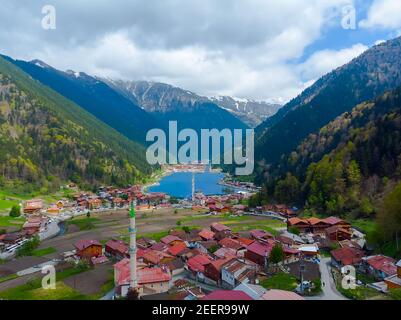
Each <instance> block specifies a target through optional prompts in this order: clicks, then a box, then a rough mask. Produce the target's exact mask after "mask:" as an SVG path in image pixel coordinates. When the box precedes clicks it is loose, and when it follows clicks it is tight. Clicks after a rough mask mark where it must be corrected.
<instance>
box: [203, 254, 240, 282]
mask: <svg viewBox="0 0 401 320" xmlns="http://www.w3.org/2000/svg"><path fill="white" fill-rule="evenodd" d="M233 259H235V257H234V256H228V257H225V258H224V259H217V260H214V261H211V262H210V263H208V264H207V265H206V266H205V276H206V277H208V278H209V279H212V280H214V281H215V282H216V284H220V281H221V268H222V267H223V266H224V265H225V264H226V263H227V262H229V261H231V260H233Z"/></svg>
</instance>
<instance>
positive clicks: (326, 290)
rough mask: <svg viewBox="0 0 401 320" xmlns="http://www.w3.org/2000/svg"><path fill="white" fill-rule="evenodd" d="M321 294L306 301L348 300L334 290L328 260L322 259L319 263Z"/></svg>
mask: <svg viewBox="0 0 401 320" xmlns="http://www.w3.org/2000/svg"><path fill="white" fill-rule="evenodd" d="M319 268H320V273H321V279H322V284H323V283H324V284H325V285H324V286H322V291H323V293H322V294H321V295H319V296H315V297H308V298H307V300H348V299H347V298H345V297H344V296H343V295H342V294H341V293H339V292H338V291H337V289H336V285H335V283H334V279H333V276H332V275H331V271H330V269H331V267H330V258H322V259H321V260H320V263H319Z"/></svg>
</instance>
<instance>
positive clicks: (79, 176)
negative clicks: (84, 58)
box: [0, 57, 151, 192]
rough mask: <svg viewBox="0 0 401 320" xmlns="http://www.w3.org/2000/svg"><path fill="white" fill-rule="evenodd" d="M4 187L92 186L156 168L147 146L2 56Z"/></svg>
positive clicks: (0, 159)
mask: <svg viewBox="0 0 401 320" xmlns="http://www.w3.org/2000/svg"><path fill="white" fill-rule="evenodd" d="M0 141H1V143H0V187H1V188H10V189H12V190H13V191H14V192H19V191H20V192H30V191H32V190H34V189H35V190H36V189H38V188H42V191H49V190H51V189H56V188H58V186H59V185H60V183H62V182H65V181H73V182H76V183H79V184H81V185H82V186H83V187H86V188H90V189H92V188H93V187H94V186H95V185H99V184H115V185H124V184H128V183H133V182H136V181H138V180H141V179H143V178H144V177H145V176H146V175H147V174H149V173H150V172H151V168H150V166H149V165H148V164H147V163H146V161H145V158H144V155H145V150H144V149H143V148H142V147H141V146H139V145H138V144H136V143H133V142H132V141H130V140H128V139H127V138H125V137H123V136H122V135H121V134H119V133H117V132H116V131H115V130H114V129H112V128H110V127H108V126H107V125H105V124H104V123H102V122H101V121H99V120H97V119H96V118H94V117H93V116H92V115H90V114H89V113H87V112H86V111H84V110H83V109H81V108H80V107H79V106H77V105H76V104H74V103H72V102H71V101H69V100H67V99H65V98H64V97H62V96H60V95H59V94H57V93H55V92H54V91H52V90H51V89H49V88H47V87H45V86H43V85H41V84H40V83H39V82H37V81H35V80H33V79H32V78H31V77H29V76H28V75H27V74H25V73H24V72H23V71H21V70H20V69H19V68H17V67H16V66H14V65H12V64H10V63H9V62H7V61H5V60H4V59H3V58H1V57H0Z"/></svg>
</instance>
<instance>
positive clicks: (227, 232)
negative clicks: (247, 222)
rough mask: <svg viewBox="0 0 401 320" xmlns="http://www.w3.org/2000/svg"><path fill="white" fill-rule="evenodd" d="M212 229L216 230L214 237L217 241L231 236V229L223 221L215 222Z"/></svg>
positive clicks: (211, 226)
mask: <svg viewBox="0 0 401 320" xmlns="http://www.w3.org/2000/svg"><path fill="white" fill-rule="evenodd" d="M210 230H212V232H214V237H215V239H216V240H217V241H219V240H221V239H224V238H228V237H231V229H230V228H229V227H227V226H225V225H223V224H221V223H218V222H214V223H212V224H211V225H210Z"/></svg>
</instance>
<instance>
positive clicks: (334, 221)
mask: <svg viewBox="0 0 401 320" xmlns="http://www.w3.org/2000/svg"><path fill="white" fill-rule="evenodd" d="M322 221H323V222H325V223H327V224H328V225H329V226H338V227H341V228H343V229H345V230H348V231H350V229H351V224H350V223H349V222H347V221H345V220H342V219H340V218H337V217H328V218H326V219H323V220H322Z"/></svg>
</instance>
